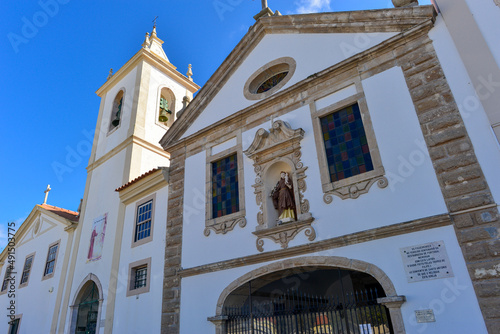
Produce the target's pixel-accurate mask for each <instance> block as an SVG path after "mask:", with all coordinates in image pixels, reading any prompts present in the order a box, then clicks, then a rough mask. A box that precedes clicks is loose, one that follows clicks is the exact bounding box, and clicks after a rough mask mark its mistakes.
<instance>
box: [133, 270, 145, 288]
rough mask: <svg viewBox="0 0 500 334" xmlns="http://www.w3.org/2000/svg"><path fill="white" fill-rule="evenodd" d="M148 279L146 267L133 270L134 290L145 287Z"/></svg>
mask: <svg viewBox="0 0 500 334" xmlns="http://www.w3.org/2000/svg"><path fill="white" fill-rule="evenodd" d="M147 277H148V267H147V266H143V267H139V268H136V269H135V280H134V289H139V288H142V287H144V286H146V283H147Z"/></svg>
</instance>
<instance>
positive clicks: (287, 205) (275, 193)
mask: <svg viewBox="0 0 500 334" xmlns="http://www.w3.org/2000/svg"><path fill="white" fill-rule="evenodd" d="M271 197H272V199H273V204H274V208H275V209H276V210H278V216H279V217H278V221H279V223H280V224H281V223H288V222H291V221H295V199H294V195H293V185H292V180H290V178H289V176H288V173H287V172H281V173H280V180H279V181H278V183H276V186H275V187H274V189H273V190H272V191H271Z"/></svg>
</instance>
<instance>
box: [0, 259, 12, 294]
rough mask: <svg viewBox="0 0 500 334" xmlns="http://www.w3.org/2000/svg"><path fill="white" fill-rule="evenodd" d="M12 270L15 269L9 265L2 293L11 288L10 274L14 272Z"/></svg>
mask: <svg viewBox="0 0 500 334" xmlns="http://www.w3.org/2000/svg"><path fill="white" fill-rule="evenodd" d="M12 269H13V267H12V266H11V265H9V264H7V269H5V276H4V278H3V283H2V292H3V291H6V290H7V288H8V287H9V282H10V273H11V272H12Z"/></svg>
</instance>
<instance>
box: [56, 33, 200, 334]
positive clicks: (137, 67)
mask: <svg viewBox="0 0 500 334" xmlns="http://www.w3.org/2000/svg"><path fill="white" fill-rule="evenodd" d="M186 70H187V73H188V74H187V76H185V75H183V74H181V73H179V72H178V71H177V69H176V67H175V66H174V65H172V64H171V63H170V61H169V59H168V57H167V55H166V53H165V51H164V50H163V41H162V40H161V39H160V38H158V36H157V33H156V27H154V28H153V31H152V32H151V34H149V33H147V34H146V38H145V39H144V42H143V43H142V46H141V48H140V49H139V51H138V52H137V53H136V54H135V55H134V56H133V57H132V58H130V60H129V61H127V62H126V63H125V64H124V65H123V66H122V67H121V68H120V69H119V70H118V71H116V73H114V74H113V72H112V71H110V74H109V75H108V78H107V80H106V82H105V83H104V84H103V85H102V86H101V87H100V88H99V89H98V90H97V95H98V96H99V97H101V103H100V107H99V114H98V119H97V125H96V132H95V134H94V141H93V145H92V152H91V156H90V159H89V164H88V166H87V182H86V185H85V193H84V197H83V201H82V205H81V208H82V211H81V213H80V221H79V224H78V227H77V229H76V234H75V251H73V252H72V253H71V254H72V255H71V260H70V262H69V263H70V268H69V269H68V281H69V282H71V286H70V288H69V290H68V291H67V293H66V294H65V296H64V301H63V303H64V304H63V306H62V308H61V309H62V310H63V314H62V315H61V320H60V326H61V328H64V326H65V321H66V328H67V329H68V330H69V329H70V327H68V326H76V322H74V321H73V320H72V319H74V316H75V314H76V313H75V314H74V312H73V313H71V315H69V316H68V317H66V310H68V309H69V306H70V305H71V298H73V297H71V296H76V295H78V293H79V288H78V287H79V285H80V284H81V282H82V280H85V278H86V277H94V278H95V279H96V281H98V282H100V284H102V287H103V289H104V290H105V291H107V295H106V296H105V297H104V299H103V300H102V302H100V304H99V305H100V306H99V312H100V313H99V314H100V319H106V321H105V322H106V325H105V328H106V333H108V332H111V330H112V327H113V326H112V319H113V314H114V305H115V296H116V294H117V287H118V283H119V279H118V276H117V272H118V270H119V263H120V254H121V253H120V250H121V245H122V236H123V233H124V232H123V231H124V226H125V225H124V221H125V217H126V215H125V210H126V206H125V204H124V203H123V202H122V201H121V200H120V197H119V194H118V192H116V191H115V190H116V189H117V188H119V187H121V186H122V185H124V184H126V183H128V182H130V181H131V180H133V179H135V178H137V177H139V176H141V175H143V174H145V173H146V172H149V171H151V170H152V169H155V168H158V167H167V166H169V158H170V157H169V154H168V153H167V152H165V151H164V150H163V148H162V147H161V146H160V144H159V141H160V139H161V138H162V136H163V135H164V134H165V132H166V131H168V129H169V127H170V126H171V125H172V123H173V122H175V119H176V118H177V117H178V115H179V113H180V112H181V111H182V110H183V108H184V107H185V104H183V101H186V102H188V101H190V100H191V98H192V96H193V94H194V93H195V92H196V91H197V90H198V89H199V88H200V87H199V86H198V85H196V84H195V83H194V82H193V80H192V78H191V75H192V72H191V69H190V67H189V69H186ZM97 224H100V225H99V226H101V229H100V231H102V233H100V235H101V236H100V239H98V240H100V241H99V242H100V246H99V247H100V252H99V257H97V258H95V257H93V255H89V254H93V253H91V251H89V245H90V244H92V245H93V244H94V243H93V241H90V240H91V239H90V238H91V236H92V235H93V232H95V231H94V226H97ZM102 226H104V227H102ZM104 230H105V233H104ZM126 242H129V240H127V241H126ZM122 283H123V282H122ZM70 297H71V298H70ZM72 310H73V309H72ZM75 319H76V318H75ZM71 331H73V330H71Z"/></svg>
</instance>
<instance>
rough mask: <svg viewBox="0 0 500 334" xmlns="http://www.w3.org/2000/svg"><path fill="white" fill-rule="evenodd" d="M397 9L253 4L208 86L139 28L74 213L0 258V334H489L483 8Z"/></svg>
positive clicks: (491, 263) (48, 211)
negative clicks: (284, 8)
mask: <svg viewBox="0 0 500 334" xmlns="http://www.w3.org/2000/svg"><path fill="white" fill-rule="evenodd" d="M393 3H394V4H395V6H396V7H397V8H390V9H382V10H370V11H356V12H340V13H318V14H304V15H284V16H282V15H281V14H280V13H279V12H277V11H276V12H273V11H272V10H271V9H270V8H268V7H267V5H266V4H265V1H263V10H262V11H261V12H260V13H259V14H258V15H256V17H255V18H256V23H255V24H254V25H253V26H252V27H251V28H250V30H249V31H248V33H247V34H246V35H245V36H244V37H243V39H242V40H241V41H240V43H239V44H238V45H237V46H236V47H235V48H234V50H233V51H232V52H231V54H230V55H229V56H228V58H227V59H226V60H225V61H224V62H223V63H222V64H221V66H220V67H219V68H218V69H217V71H216V72H215V73H214V74H213V76H212V77H211V78H210V79H209V81H208V82H207V83H206V84H205V85H204V86H203V87H200V86H198V85H197V84H195V83H194V82H193V79H192V72H191V68H189V69H187V74H186V75H183V74H181V73H180V72H179V71H178V70H177V69H176V68H175V66H174V65H172V64H171V63H170V62H169V60H168V57H167V54H166V53H165V51H164V50H163V48H162V43H163V42H162V41H161V39H160V38H159V37H158V36H157V34H156V28H154V29H153V32H152V33H151V35H149V34H147V35H146V38H145V41H144V43H143V45H142V48H141V49H140V50H139V51H138V52H137V53H136V54H135V55H134V56H133V57H132V58H131V59H130V60H129V61H128V62H127V63H126V64H125V65H124V66H123V67H122V68H121V69H120V70H119V71H117V72H116V73H115V74H114V75H110V76H109V77H108V80H107V81H106V83H105V84H104V85H103V86H102V87H101V88H99V90H98V91H97V94H98V95H99V96H100V97H101V105H100V109H99V116H98V120H97V128H96V134H95V138H94V144H93V149H92V153H91V157H90V161H89V165H88V167H87V171H88V177H87V183H86V188H85V194H84V197H83V201H82V203H81V208H80V210H79V212H72V211H67V210H64V209H60V208H57V207H53V206H50V205H48V204H43V205H39V206H36V207H35V209H33V211H32V213H31V214H30V216H29V217H28V218H27V219H26V221H25V222H24V223H23V225H22V227H21V228H20V229H19V231H18V232H17V233H16V236H15V237H16V239H17V248H16V252H17V253H16V264H15V267H14V268H11V267H10V266H9V250H8V247H7V248H6V249H5V250H4V251H3V252H2V254H1V255H0V260H1V263H0V265H1V266H2V268H1V271H0V277H2V279H3V281H2V282H3V286H2V289H1V290H2V291H0V306H1V307H3V308H4V309H8V308H9V307H10V305H12V301H14V305H15V311H13V312H12V317H9V318H7V320H4V321H2V322H1V324H0V331H3V332H7V333H13V334H18V333H19V334H21V333H35V332H36V333H71V334H73V333H76V334H80V333H183V334H195V333H196V334H197V333H218V334H233V333H234V334H236V333H262V334H271V333H272V334H278V333H290V334H291V333H363V334H364V333H450V332H457V333H470V332H475V333H496V332H497V331H498V328H499V326H500V308H499V306H498V305H499V300H500V291H499V289H498V286H499V284H500V283H499V280H500V274H499V273H500V268H499V266H500V264H499V257H498V256H499V253H500V241H499V239H498V231H499V227H500V226H499V225H500V223H499V214H498V204H497V201H498V198H500V179H499V178H498V175H497V174H498V166H499V164H500V149H499V142H498V138H499V137H500V132H499V131H500V130H499V127H498V125H499V124H500V120H499V118H500V111H499V110H498V105H499V104H498V103H496V102H495V101H497V100H498V99H500V94H498V91H497V90H498V87H499V86H500V84H499V83H500V48H499V47H498V45H497V44H498V43H496V39H495V38H496V37H495V36H498V34H497V33H500V25H499V24H498V22H500V21H499V19H500V7H499V6H498V3H496V2H495V1H493V0H488V1H483V2H481V3H480V4H478V3H476V2H475V1H474V0H453V1H451V0H439V1H437V2H436V5H435V6H418V5H417V6H414V5H415V3H414V2H413V1H393ZM408 4H410V6H406V5H408ZM471 48H473V49H474V50H476V52H474V53H471V52H469V51H470V50H471ZM167 51H168V50H167ZM195 94H196V95H195ZM21 262H22V263H21ZM13 269H14V270H13ZM11 286H13V287H14V290H15V296H14V297H12V296H10V297H9V295H10V294H9V290H10V289H11V288H10V287H11ZM34 296H35V297H34ZM33 300H36V301H37V302H32V301H33ZM38 300H39V301H40V303H39V302H38ZM9 312H10V311H9ZM9 315H10V313H9Z"/></svg>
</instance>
